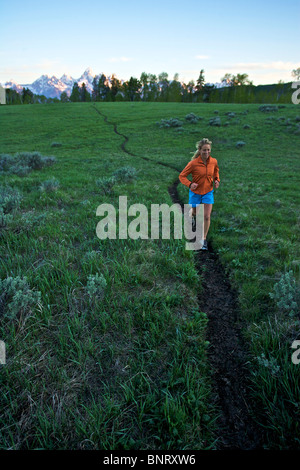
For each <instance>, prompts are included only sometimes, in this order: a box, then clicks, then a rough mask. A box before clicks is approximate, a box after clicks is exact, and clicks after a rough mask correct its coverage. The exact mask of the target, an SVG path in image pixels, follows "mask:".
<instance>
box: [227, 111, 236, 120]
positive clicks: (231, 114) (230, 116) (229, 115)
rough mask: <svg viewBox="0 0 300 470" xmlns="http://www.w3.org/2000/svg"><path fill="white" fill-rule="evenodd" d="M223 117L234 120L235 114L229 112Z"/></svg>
mask: <svg viewBox="0 0 300 470" xmlns="http://www.w3.org/2000/svg"><path fill="white" fill-rule="evenodd" d="M225 116H228V117H229V118H234V117H235V113H233V112H231V111H229V112H228V113H225Z"/></svg>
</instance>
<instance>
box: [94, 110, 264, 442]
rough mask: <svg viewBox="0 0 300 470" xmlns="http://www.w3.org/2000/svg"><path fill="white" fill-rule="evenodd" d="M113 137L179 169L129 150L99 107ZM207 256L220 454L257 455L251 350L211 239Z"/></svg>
mask: <svg viewBox="0 0 300 470" xmlns="http://www.w3.org/2000/svg"><path fill="white" fill-rule="evenodd" d="M94 109H95V110H96V111H97V113H98V114H99V115H100V116H102V117H103V118H104V120H105V122H106V123H108V124H110V125H112V126H113V128H114V132H115V133H116V134H117V135H119V136H122V137H123V138H124V142H123V143H122V144H121V148H122V150H123V151H124V152H125V153H127V154H129V155H131V156H133V157H135V158H142V159H144V160H147V161H148V162H151V163H152V164H159V165H164V166H166V167H168V168H170V169H172V170H176V171H178V173H179V172H180V171H181V170H180V169H178V168H175V167H173V166H172V165H168V164H166V163H164V162H159V161H154V160H151V159H149V158H147V157H143V156H139V155H135V154H133V153H131V152H130V151H128V150H127V149H126V143H127V142H128V140H129V138H128V137H127V136H125V135H123V134H121V133H120V132H119V131H118V129H117V125H116V124H115V123H113V122H109V121H108V118H107V116H105V115H104V114H103V113H102V112H101V111H99V109H97V108H96V107H94ZM178 184H179V180H178V178H176V181H174V183H173V185H172V186H171V187H169V188H168V191H169V194H170V197H171V199H172V201H173V203H178V204H180V206H181V208H182V210H183V205H184V203H183V202H182V201H181V200H180V198H179V196H178V191H177V186H178ZM208 248H209V250H208V251H198V252H197V253H196V269H197V271H198V273H199V276H200V279H201V284H202V290H201V294H199V296H198V303H199V309H200V311H202V312H205V313H206V315H207V317H208V326H207V340H208V341H209V343H210V346H209V348H208V361H209V364H210V366H211V374H212V375H211V379H212V385H213V400H214V404H215V405H216V407H217V409H218V410H219V418H218V420H217V430H216V436H215V437H216V447H217V449H219V450H235V449H236V450H237V449H240V450H254V449H261V448H262V442H263V437H262V432H261V428H260V427H259V425H258V424H257V423H255V421H254V419H253V417H252V416H253V413H252V410H251V409H250V405H249V386H250V377H249V370H248V367H247V361H248V351H247V347H246V344H245V341H244V339H243V336H242V333H241V328H242V327H241V324H240V322H239V313H238V312H239V307H238V301H237V293H236V292H235V290H234V289H233V288H232V287H231V284H230V282H229V279H228V277H227V276H226V273H225V271H224V268H223V266H222V264H221V262H220V260H219V257H218V255H217V254H216V253H215V252H214V250H213V246H212V243H211V242H210V241H209V240H208Z"/></svg>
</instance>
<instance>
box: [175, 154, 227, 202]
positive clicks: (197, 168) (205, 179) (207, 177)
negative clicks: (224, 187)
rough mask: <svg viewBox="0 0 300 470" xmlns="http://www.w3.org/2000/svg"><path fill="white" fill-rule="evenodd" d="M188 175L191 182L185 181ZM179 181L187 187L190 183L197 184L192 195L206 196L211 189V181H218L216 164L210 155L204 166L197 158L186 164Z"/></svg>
mask: <svg viewBox="0 0 300 470" xmlns="http://www.w3.org/2000/svg"><path fill="white" fill-rule="evenodd" d="M189 174H192V181H190V180H189V179H187V176H188V175H189ZM179 180H180V182H181V183H182V184H184V185H185V186H187V187H189V186H190V185H191V183H198V187H197V188H196V189H195V190H194V191H193V193H196V194H201V195H202V194H206V193H208V192H209V191H211V190H212V189H213V181H215V180H217V181H220V178H219V167H218V162H217V160H216V159H215V158H213V157H212V156H211V155H210V156H209V157H208V159H207V162H206V165H205V163H203V160H202V158H201V157H200V156H199V157H197V158H195V159H194V160H191V161H190V162H189V163H188V164H187V166H186V167H185V168H184V169H183V170H182V172H181V173H180V175H179Z"/></svg>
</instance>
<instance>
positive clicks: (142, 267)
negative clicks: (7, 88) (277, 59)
mask: <svg viewBox="0 0 300 470" xmlns="http://www.w3.org/2000/svg"><path fill="white" fill-rule="evenodd" d="M95 108H96V109H98V110H99V111H101V112H102V113H103V114H104V115H105V116H107V117H108V122H107V123H105V122H104V119H103V117H102V116H101V115H99V114H98V113H97V112H96V109H95ZM191 112H193V113H194V114H195V115H197V116H199V117H202V119H200V120H198V121H197V122H195V123H191V122H189V120H188V119H186V116H187V115H189V114H190V113H191ZM228 112H233V113H235V115H231V117H230V116H229V115H228V114H226V113H228ZM0 113H1V118H2V122H3V124H2V130H3V137H2V139H1V146H0V153H3V154H4V153H5V154H10V155H14V154H16V153H17V152H34V151H35V152H40V153H41V154H42V155H45V156H54V157H55V163H54V164H53V165H52V166H51V167H45V168H42V169H40V170H34V171H32V172H30V173H29V174H27V175H25V176H18V175H12V174H8V173H5V172H3V173H2V174H1V175H0V184H1V185H2V186H5V185H9V186H10V187H12V188H14V189H15V190H17V191H18V192H19V193H20V194H21V201H20V205H19V207H16V208H15V209H14V210H13V211H12V212H11V214H12V215H13V217H12V218H8V219H7V225H6V226H5V227H4V228H3V229H2V232H1V246H0V250H1V261H0V274H1V279H2V280H3V279H6V278H7V277H13V278H16V277H17V276H20V277H22V278H23V277H26V278H27V281H28V285H29V287H30V288H31V290H32V292H40V293H41V302H37V303H36V305H34V306H32V305H31V306H28V305H27V307H26V308H25V304H24V308H23V309H22V308H21V309H19V311H16V312H15V315H14V317H13V318H10V319H9V320H8V319H7V318H5V316H4V315H2V317H1V316H0V339H2V340H4V341H5V343H6V350H7V351H6V359H7V364H6V366H0V367H1V370H0V374H1V392H2V395H1V408H2V410H3V413H2V418H1V420H2V422H1V426H0V427H1V434H0V448H2V449H37V448H42V449H194V450H196V449H209V448H215V446H216V442H215V435H214V430H215V421H216V418H217V415H218V410H216V409H215V408H214V406H213V405H212V402H213V400H212V384H211V379H210V372H211V371H210V370H209V367H208V363H207V357H206V351H207V347H208V344H207V341H206V325H207V319H206V316H205V314H203V313H202V312H200V311H199V310H198V308H197V295H198V294H199V289H200V293H201V292H202V291H201V279H200V277H199V276H198V274H197V271H196V268H195V265H194V255H193V253H192V252H189V251H186V250H185V241H184V240H174V239H171V240H163V239H160V240H150V239H148V240H141V239H138V240H130V239H128V240H118V239H117V240H108V239H107V240H100V239H99V238H97V236H96V225H97V223H98V218H97V217H96V209H97V207H98V205H100V204H102V203H110V204H113V205H114V207H116V208H117V207H118V204H119V196H122V195H127V198H128V207H129V206H130V205H132V204H134V203H142V204H144V205H146V207H148V208H149V210H150V205H151V204H162V203H167V204H169V205H170V204H171V203H172V201H171V199H170V196H169V194H168V187H169V186H170V185H171V184H172V183H173V182H174V181H175V179H176V178H177V177H178V172H179V171H181V169H183V168H184V166H185V165H186V164H187V162H188V161H189V159H190V158H191V155H192V153H194V150H195V143H196V142H197V141H198V140H200V139H201V138H202V137H208V138H210V140H212V141H213V146H212V155H213V156H214V157H216V158H217V159H218V162H219V166H220V177H221V185H220V188H219V189H218V190H216V191H215V206H214V209H213V216H212V224H211V228H210V233H209V236H210V238H211V240H212V243H213V247H214V250H215V251H216V252H218V253H219V256H220V257H221V260H222V262H223V264H224V266H225V267H226V271H227V272H228V275H229V276H230V279H231V282H232V284H233V285H234V287H235V288H236V289H237V290H238V295H239V309H240V321H241V322H242V324H243V328H244V335H245V338H246V339H247V341H248V343H249V345H250V354H251V356H250V357H249V366H250V368H251V371H252V388H251V390H250V391H249V398H250V397H251V399H252V400H255V403H256V420H257V422H258V425H260V426H263V427H264V429H265V430H266V432H267V440H266V443H265V446H266V447H267V448H283V449H287V448H297V447H299V438H298V436H299V419H298V418H297V417H299V414H298V413H299V411H298V410H299V387H298V374H299V366H298V365H295V364H293V363H292V361H291V355H292V350H291V344H292V342H293V341H294V340H295V339H297V337H298V336H297V335H299V313H298V312H296V313H294V314H293V315H289V312H287V311H285V310H284V309H280V308H279V307H278V305H277V304H276V302H275V300H274V299H272V298H271V296H270V295H269V293H270V292H272V290H273V287H274V285H275V284H276V283H277V282H278V281H279V280H280V278H281V276H282V275H283V274H284V273H285V272H288V271H290V270H291V271H292V275H293V276H294V278H295V279H296V282H299V271H300V270H299V266H300V262H299V260H300V257H299V245H298V244H297V241H298V239H299V205H298V204H297V200H296V197H297V188H298V183H299V180H298V176H297V171H298V170H299V163H298V162H299V153H300V151H299V135H297V134H295V131H296V130H297V121H296V117H297V114H298V111H297V107H296V106H295V105H286V106H285V107H282V108H279V109H278V111H277V112H276V113H275V112H273V113H272V115H271V116H270V115H269V114H266V113H264V112H262V111H260V110H259V105H254V104H251V105H229V104H226V105H225V104H222V105H221V104H176V103H169V104H168V103H101V104H100V103H99V104H98V103H97V104H96V105H94V104H91V103H87V104H83V103H82V104H80V103H73V104H58V105H45V106H41V105H35V106H32V105H28V106H25V105H23V106H7V107H1V108H0ZM2 115H3V116H2ZM216 116H218V117H220V120H221V127H217V126H211V125H209V121H210V120H211V119H212V118H215V117H216ZM171 118H178V119H179V120H180V121H182V122H183V125H182V126H181V128H179V129H178V128H160V127H159V125H158V124H157V123H159V122H160V121H161V120H162V119H168V120H170V119H171ZM270 118H272V119H270ZM112 123H116V124H117V128H118V131H119V132H120V133H121V134H123V135H126V136H127V137H128V138H129V140H128V142H127V143H126V149H127V150H128V151H129V152H130V153H131V154H133V155H135V156H133V155H129V154H127V153H125V152H123V151H122V149H121V147H120V146H121V144H122V143H123V141H124V139H123V137H122V136H121V135H117V134H115V133H114V132H113V125H112ZM245 126H246V127H245ZM33 130H34V131H33ZM240 141H243V142H245V145H243V146H242V147H240V148H237V147H236V144H237V142H240ZM53 142H58V143H59V145H53ZM141 157H146V158H148V159H150V161H149V160H145V159H144V158H141ZM158 162H161V163H165V164H167V165H170V166H172V167H173V168H170V167H166V166H163V165H161V164H158ZM123 167H128V168H129V167H130V168H134V169H135V170H136V175H137V176H136V178H134V179H131V180H130V179H129V181H124V182H122V181H120V180H119V179H118V180H117V181H114V184H113V186H112V188H111V190H110V191H109V192H106V191H105V190H104V189H103V179H105V178H111V177H113V175H114V174H116V172H117V174H118V171H120V168H123ZM175 168H177V169H178V171H176V170H175ZM100 178H101V179H102V180H101V184H99V179H100ZM49 181H50V182H51V181H52V182H53V181H55V182H56V185H55V189H54V190H52V191H49V190H44V191H42V190H41V187H42V188H44V189H45V188H47V187H48V186H49ZM97 181H98V184H97ZM47 182H48V183H47ZM179 195H180V197H181V199H182V201H183V202H185V203H187V190H186V188H185V187H183V186H182V185H180V186H179ZM90 276H93V279H94V277H95V276H96V277H97V276H99V277H100V278H101V279H104V282H102V284H101V283H100V284H101V286H102V287H101V289H100V290H98V291H97V289H96V290H95V289H92V288H91V285H90V284H89V280H90V279H91V278H90ZM91 293H92V294H91ZM202 295H205V293H204V292H202ZM0 315H1V311H0Z"/></svg>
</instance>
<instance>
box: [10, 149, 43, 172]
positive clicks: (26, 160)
mask: <svg viewBox="0 0 300 470" xmlns="http://www.w3.org/2000/svg"><path fill="white" fill-rule="evenodd" d="M15 158H16V159H17V161H18V163H19V165H20V166H27V167H29V168H31V169H32V170H40V169H41V168H42V167H43V157H42V155H41V154H40V153H38V152H33V153H30V152H22V153H17V154H16V156H15Z"/></svg>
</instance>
